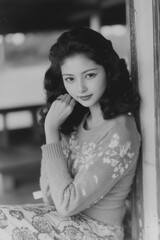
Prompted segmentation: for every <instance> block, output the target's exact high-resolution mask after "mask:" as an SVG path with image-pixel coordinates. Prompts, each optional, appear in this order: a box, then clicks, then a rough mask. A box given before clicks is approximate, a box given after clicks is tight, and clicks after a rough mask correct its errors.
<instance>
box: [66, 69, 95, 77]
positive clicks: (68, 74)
mask: <svg viewBox="0 0 160 240" xmlns="http://www.w3.org/2000/svg"><path fill="white" fill-rule="evenodd" d="M93 70H98V68H91V69H88V70H85V71H84V72H82V74H84V73H86V72H90V71H93ZM62 75H63V76H65V75H67V76H74V74H70V73H64V74H62Z"/></svg>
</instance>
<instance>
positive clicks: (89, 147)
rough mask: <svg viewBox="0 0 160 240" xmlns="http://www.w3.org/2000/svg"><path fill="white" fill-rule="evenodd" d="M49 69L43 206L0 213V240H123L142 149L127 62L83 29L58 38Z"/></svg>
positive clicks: (136, 99)
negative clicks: (7, 235) (1, 221)
mask: <svg viewBox="0 0 160 240" xmlns="http://www.w3.org/2000/svg"><path fill="white" fill-rule="evenodd" d="M50 61H51V66H50V68H49V69H48V71H47V72H46V75H45V82H44V88H45V90H46V96H47V104H46V107H45V108H44V110H43V112H42V119H41V122H42V123H43V124H44V132H45V138H46V143H45V145H43V146H42V167H41V178H40V186H41V190H42V194H43V199H44V202H45V205H41V206H39V205H37V206H36V205H34V206H33V205H32V206H28V205H25V206H19V207H18V206H16V207H15V208H14V209H13V206H11V207H10V208H11V209H10V210H9V211H8V209H9V207H6V208H5V206H4V208H1V211H2V216H3V217H2V218H3V219H4V222H5V223H6V225H5V224H3V228H2V227H1V230H0V236H1V232H2V234H3V233H4V232H7V231H8V232H9V231H10V235H11V236H12V238H13V239H22V238H18V236H23V237H24V236H27V234H28V236H29V237H30V238H29V237H28V238H27V237H26V238H24V239H47V240H48V239H76V240H77V239H82V240H83V239H87V240H90V239H94V240H100V239H105V240H110V239H112V240H123V239H124V233H123V217H124V214H125V210H126V209H125V200H126V198H127V196H128V193H129V192H130V189H131V184H132V181H133V178H134V175H135V170H136V165H137V158H138V153H139V147H140V135H139V133H138V131H137V128H136V124H135V120H134V113H135V111H136V110H137V108H138V107H139V96H138V94H136V93H135V92H134V90H133V86H132V82H131V80H130V76H129V73H128V70H127V67H126V64H125V61H124V59H120V58H119V56H118V55H117V53H116V52H115V51H114V49H113V47H112V44H111V42H110V41H109V40H106V39H105V38H104V37H103V36H102V35H101V34H99V33H97V32H95V31H93V30H91V29H88V28H76V29H73V30H71V31H67V32H65V33H63V34H62V35H61V36H60V37H59V39H58V40H57V42H56V43H55V44H54V45H53V46H52V48H51V50H50ZM10 213H13V214H12V217H13V216H14V218H16V221H17V222H16V224H15V223H14V224H15V225H16V227H15V226H14V227H13V226H12V227H11V224H10V222H11V221H10V220H9V219H10V218H11V217H10V216H11V214H10ZM15 216H16V217H15ZM17 216H18V217H17ZM5 219H6V221H5ZM27 221H28V222H27ZM17 225H18V227H17ZM16 234H17V235H16ZM18 234H19V235H18ZM25 234H26V235H25ZM16 237H17V238H16ZM4 239H5V238H4ZM6 239H11V238H6Z"/></svg>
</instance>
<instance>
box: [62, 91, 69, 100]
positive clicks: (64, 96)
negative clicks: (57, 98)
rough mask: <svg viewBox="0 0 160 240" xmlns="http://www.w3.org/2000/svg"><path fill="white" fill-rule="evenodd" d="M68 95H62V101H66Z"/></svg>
mask: <svg viewBox="0 0 160 240" xmlns="http://www.w3.org/2000/svg"><path fill="white" fill-rule="evenodd" d="M67 95H68V94H67V93H65V94H64V95H62V97H61V101H62V102H63V101H65V99H66V97H67Z"/></svg>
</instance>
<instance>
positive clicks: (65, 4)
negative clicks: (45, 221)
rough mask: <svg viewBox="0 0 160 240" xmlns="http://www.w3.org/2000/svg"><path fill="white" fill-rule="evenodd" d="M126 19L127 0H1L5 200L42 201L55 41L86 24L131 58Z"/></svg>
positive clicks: (1, 188) (0, 179) (0, 151)
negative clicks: (43, 121) (46, 82)
mask: <svg viewBox="0 0 160 240" xmlns="http://www.w3.org/2000/svg"><path fill="white" fill-rule="evenodd" d="M126 19H127V8H126V3H125V0H0V204H23V203H36V202H37V200H34V199H33V196H32V192H33V191H37V190H39V176H40V161H41V148H40V147H41V145H42V144H43V143H44V136H43V132H42V130H41V128H40V126H39V123H38V121H39V109H40V107H41V105H42V104H44V102H45V95H44V91H43V78H44V74H45V71H46V70H47V68H48V67H49V60H48V53H49V49H50V47H51V45H52V44H53V43H54V42H55V41H56V39H57V37H58V36H59V35H60V34H61V33H62V32H63V31H65V30H67V29H69V28H72V27H75V26H87V27H91V28H92V29H94V30H97V31H100V32H101V33H102V34H103V35H104V36H105V37H106V38H108V39H110V40H111V41H112V43H113V46H114V48H115V50H116V51H117V52H118V54H119V55H120V57H123V58H125V59H126V61H127V62H128V61H129V57H130V55H129V52H130V49H129V48H130V46H129V45H130V41H129V33H128V29H127V23H126V22H127V20H126ZM38 201H41V200H38Z"/></svg>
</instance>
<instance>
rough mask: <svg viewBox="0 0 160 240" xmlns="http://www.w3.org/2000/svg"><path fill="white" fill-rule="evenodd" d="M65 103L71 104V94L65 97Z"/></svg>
mask: <svg viewBox="0 0 160 240" xmlns="http://www.w3.org/2000/svg"><path fill="white" fill-rule="evenodd" d="M64 101H65V103H66V104H67V105H68V104H70V101H71V96H70V95H69V94H67V95H66V97H65V99H64Z"/></svg>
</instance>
